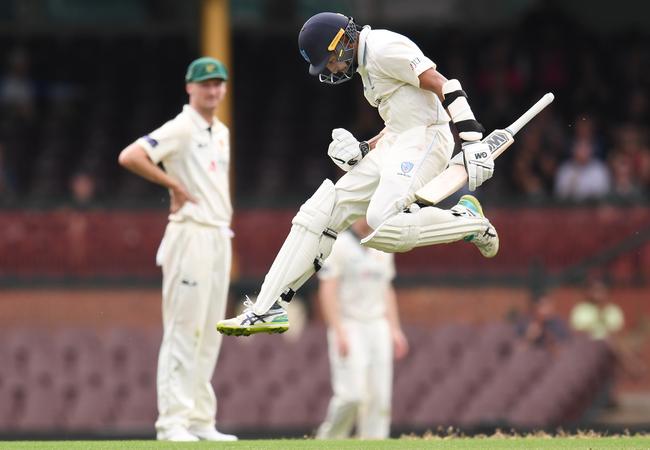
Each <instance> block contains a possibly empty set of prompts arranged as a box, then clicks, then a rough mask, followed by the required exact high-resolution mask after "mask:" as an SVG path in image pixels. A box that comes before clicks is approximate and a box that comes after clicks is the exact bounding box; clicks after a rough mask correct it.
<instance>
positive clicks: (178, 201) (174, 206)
mask: <svg viewBox="0 0 650 450" xmlns="http://www.w3.org/2000/svg"><path fill="white" fill-rule="evenodd" d="M169 197H170V202H169V211H170V212H172V213H175V212H177V211H178V210H179V209H181V208H182V207H183V205H185V203H187V202H190V203H197V199H196V198H195V197H193V196H192V194H190V193H189V192H188V191H187V189H185V187H184V186H182V185H181V184H177V185H175V186H173V187H172V188H170V189H169Z"/></svg>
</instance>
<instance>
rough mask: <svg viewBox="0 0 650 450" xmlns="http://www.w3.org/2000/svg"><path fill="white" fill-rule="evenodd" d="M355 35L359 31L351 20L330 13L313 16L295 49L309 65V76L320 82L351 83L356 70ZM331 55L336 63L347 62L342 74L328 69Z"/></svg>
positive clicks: (299, 36)
mask: <svg viewBox="0 0 650 450" xmlns="http://www.w3.org/2000/svg"><path fill="white" fill-rule="evenodd" d="M344 36H345V37H346V39H343V37H344ZM358 36H359V30H358V28H357V26H356V24H355V23H354V20H353V19H352V17H347V16H344V15H343V14H338V13H331V12H323V13H318V14H316V15H315V16H312V17H311V18H310V19H309V20H307V22H305V24H304V25H303V26H302V28H301V30H300V34H299V35H298V47H299V49H300V54H301V55H302V57H303V58H305V60H306V61H307V62H308V63H309V74H310V75H314V76H316V75H318V78H319V80H320V81H322V82H324V83H330V84H339V83H343V82H344V81H348V80H350V79H351V78H352V75H354V72H355V70H356V62H355V58H354V57H355V48H354V47H355V46H354V44H355V42H356V41H357V39H358ZM332 54H334V55H336V59H337V61H340V62H345V63H347V69H346V70H345V72H341V73H332V72H330V71H329V70H328V69H327V67H326V66H327V63H328V61H329V59H330V55H332Z"/></svg>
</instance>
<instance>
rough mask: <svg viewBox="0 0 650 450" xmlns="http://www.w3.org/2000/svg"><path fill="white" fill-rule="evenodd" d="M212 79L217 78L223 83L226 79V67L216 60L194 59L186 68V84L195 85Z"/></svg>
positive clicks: (207, 57)
mask: <svg viewBox="0 0 650 450" xmlns="http://www.w3.org/2000/svg"><path fill="white" fill-rule="evenodd" d="M212 78H219V79H221V80H224V81H226V80H227V79H228V72H227V71H226V66H224V65H223V63H222V62H221V61H219V60H218V59H214V58H210V57H209V56H204V57H203V58H199V59H195V60H194V61H192V62H191V63H190V65H189V66H188V67H187V73H186V74H185V82H186V83H196V82H198V81H203V80H210V79H212Z"/></svg>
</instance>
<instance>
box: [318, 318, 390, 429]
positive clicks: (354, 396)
mask: <svg viewBox="0 0 650 450" xmlns="http://www.w3.org/2000/svg"><path fill="white" fill-rule="evenodd" d="M343 327H344V328H345V331H346V332H347V334H348V340H349V353H348V356H347V357H346V358H342V357H341V356H340V355H339V352H338V349H337V346H336V334H335V333H334V331H333V330H328V333H327V341H328V344H329V358H330V369H331V376H332V391H334V395H333V396H332V399H331V400H330V403H329V407H328V408H327V416H326V418H325V421H324V422H323V423H322V424H321V426H320V427H319V429H318V432H317V434H316V437H317V438H318V439H345V438H348V437H349V436H350V433H351V431H352V427H353V426H354V425H355V423H356V425H357V435H358V437H359V438H361V439H385V438H387V437H388V436H389V434H390V417H391V393H392V387H393V346H392V340H391V336H390V329H389V326H388V321H387V320H386V319H385V318H381V319H376V320H372V321H367V322H361V321H357V320H353V319H344V320H343Z"/></svg>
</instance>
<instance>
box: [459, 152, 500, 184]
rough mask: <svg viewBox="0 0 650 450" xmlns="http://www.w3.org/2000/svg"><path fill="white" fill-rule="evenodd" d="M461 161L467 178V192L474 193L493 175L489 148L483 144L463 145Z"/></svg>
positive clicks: (492, 161)
mask: <svg viewBox="0 0 650 450" xmlns="http://www.w3.org/2000/svg"><path fill="white" fill-rule="evenodd" d="M463 160H464V162H465V170H467V175H468V176H469V190H470V191H474V190H476V188H477V187H479V186H480V185H482V184H483V182H485V180H488V179H490V178H491V177H492V174H494V159H493V158H492V152H491V151H490V146H489V145H488V144H486V143H483V142H480V141H479V142H465V143H463Z"/></svg>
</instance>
